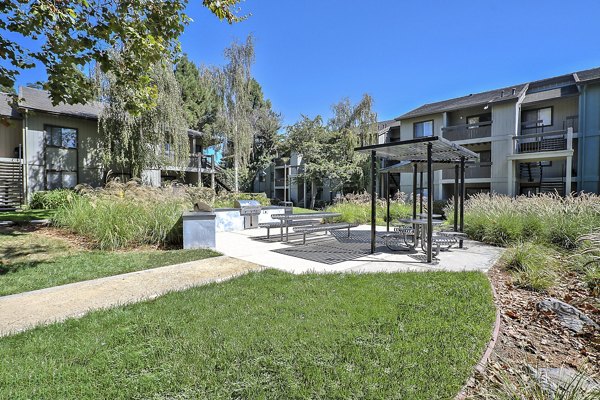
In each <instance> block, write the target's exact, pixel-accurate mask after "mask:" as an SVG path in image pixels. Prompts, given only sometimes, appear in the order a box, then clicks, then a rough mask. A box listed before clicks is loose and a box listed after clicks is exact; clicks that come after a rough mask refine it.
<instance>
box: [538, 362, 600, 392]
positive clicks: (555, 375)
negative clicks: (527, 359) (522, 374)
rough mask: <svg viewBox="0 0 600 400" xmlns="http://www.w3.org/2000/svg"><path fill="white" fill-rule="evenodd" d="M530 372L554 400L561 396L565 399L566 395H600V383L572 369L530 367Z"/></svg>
mask: <svg viewBox="0 0 600 400" xmlns="http://www.w3.org/2000/svg"><path fill="white" fill-rule="evenodd" d="M529 371H530V373H531V376H532V377H533V379H535V380H536V381H537V382H538V384H539V385H540V387H541V388H542V389H543V390H544V391H545V392H546V393H548V394H549V395H550V398H554V397H555V396H556V395H559V398H563V397H561V396H564V395H565V394H567V393H569V394H571V395H573V394H575V392H576V393H578V394H583V393H587V394H595V393H598V394H600V382H598V381H597V380H595V379H593V378H590V377H589V376H586V375H584V374H582V373H581V372H577V371H576V370H574V369H572V368H538V369H534V368H531V367H529ZM566 397H567V398H570V397H569V396H566Z"/></svg>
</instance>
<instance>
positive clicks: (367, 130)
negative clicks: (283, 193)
mask: <svg viewBox="0 0 600 400" xmlns="http://www.w3.org/2000/svg"><path fill="white" fill-rule="evenodd" d="M372 103H373V101H372V99H371V97H370V96H368V95H364V96H363V98H362V99H361V101H360V102H359V103H358V104H356V105H352V104H351V103H350V100H348V99H343V100H342V101H340V102H339V103H337V104H335V105H333V106H332V110H333V117H332V118H331V119H330V120H329V121H328V123H327V125H325V124H324V123H323V119H322V118H321V117H320V116H317V117H316V118H315V119H310V118H308V117H306V116H302V119H301V120H300V121H298V122H297V123H296V124H294V125H292V126H290V127H288V129H287V138H286V147H287V148H288V149H290V150H293V151H296V152H298V153H299V154H301V155H302V160H303V163H304V166H305V168H304V171H303V172H301V173H300V174H298V177H299V178H300V179H302V180H306V181H307V182H310V187H311V197H312V198H311V203H310V207H311V208H314V206H315V199H316V193H317V190H316V188H317V185H320V184H321V185H322V184H323V183H325V182H327V183H329V184H330V186H331V187H332V188H333V189H336V190H337V189H340V188H343V186H344V185H346V184H353V186H354V189H359V188H360V187H361V186H363V185H364V183H363V182H362V180H363V177H364V176H365V174H364V164H365V157H364V156H362V155H361V154H359V153H356V152H355V151H354V148H355V147H356V146H358V145H360V144H363V145H364V144H373V143H374V141H375V140H376V139H375V138H376V126H377V125H376V123H377V115H376V114H375V113H374V112H373V111H372V110H371V107H372Z"/></svg>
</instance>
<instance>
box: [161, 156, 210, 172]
mask: <svg viewBox="0 0 600 400" xmlns="http://www.w3.org/2000/svg"><path fill="white" fill-rule="evenodd" d="M165 159H166V163H167V164H168V165H167V166H168V167H173V168H175V166H174V165H175V155H174V154H173V152H170V151H165ZM169 162H170V163H171V164H169ZM200 167H201V168H204V169H211V170H212V169H214V167H215V157H214V155H208V156H205V155H203V154H190V155H189V157H188V161H187V164H186V165H185V168H200Z"/></svg>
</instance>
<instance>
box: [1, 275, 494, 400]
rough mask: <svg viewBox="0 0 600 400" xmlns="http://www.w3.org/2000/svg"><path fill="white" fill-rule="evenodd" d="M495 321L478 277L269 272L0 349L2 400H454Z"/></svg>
mask: <svg viewBox="0 0 600 400" xmlns="http://www.w3.org/2000/svg"><path fill="white" fill-rule="evenodd" d="M493 320H494V306H493V303H492V295H491V292H490V287H489V283H488V280H487V278H486V277H485V276H484V275H483V274H481V273H475V272H464V273H444V272H431V273H395V274H363V275H356V274H328V275H323V274H307V275H299V276H298V275H291V274H286V273H283V272H278V271H274V270H266V271H262V272H257V273H250V274H248V275H245V276H243V277H240V278H238V279H235V280H232V281H228V282H224V283H219V284H211V285H208V286H204V287H199V288H195V289H191V290H188V291H185V292H178V293H171V294H168V295H166V296H164V297H160V298H157V299H155V300H152V301H149V302H146V303H140V304H136V305H130V306H125V307H122V308H118V309H114V310H105V311H98V312H94V313H92V314H89V315H88V316H86V317H84V318H82V319H79V320H69V321H67V322H65V323H60V324H54V325H51V326H47V327H42V328H37V329H35V330H32V331H29V332H24V333H21V334H18V335H15V336H10V337H6V338H3V339H0V354H2V357H0V398H7V399H22V398H49V399H55V398H78V399H91V398H110V399H142V398H143V399H187V398H194V399H195V398H198V399H233V398H236V399H318V398H327V399H356V398H361V399H362V398H371V399H452V398H453V397H454V396H455V395H456V393H457V392H458V391H459V389H460V388H461V386H462V385H463V384H464V382H465V381H466V379H467V378H468V376H469V374H470V372H471V370H472V368H473V366H474V365H475V363H476V362H477V360H478V359H479V357H480V356H481V353H482V351H483V348H484V346H485V344H486V342H487V340H488V339H489V337H490V331H491V327H492V324H493Z"/></svg>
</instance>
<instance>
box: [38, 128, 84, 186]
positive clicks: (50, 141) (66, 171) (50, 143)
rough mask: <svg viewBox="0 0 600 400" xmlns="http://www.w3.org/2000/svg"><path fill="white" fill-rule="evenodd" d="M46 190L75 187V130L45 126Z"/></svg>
mask: <svg viewBox="0 0 600 400" xmlns="http://www.w3.org/2000/svg"><path fill="white" fill-rule="evenodd" d="M44 132H45V133H46V149H45V151H44V159H45V169H46V189H47V190H52V189H58V188H72V187H75V185H77V179H78V177H77V163H78V155H77V135H78V131H77V129H75V128H66V127H62V126H52V125H45V126H44Z"/></svg>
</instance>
